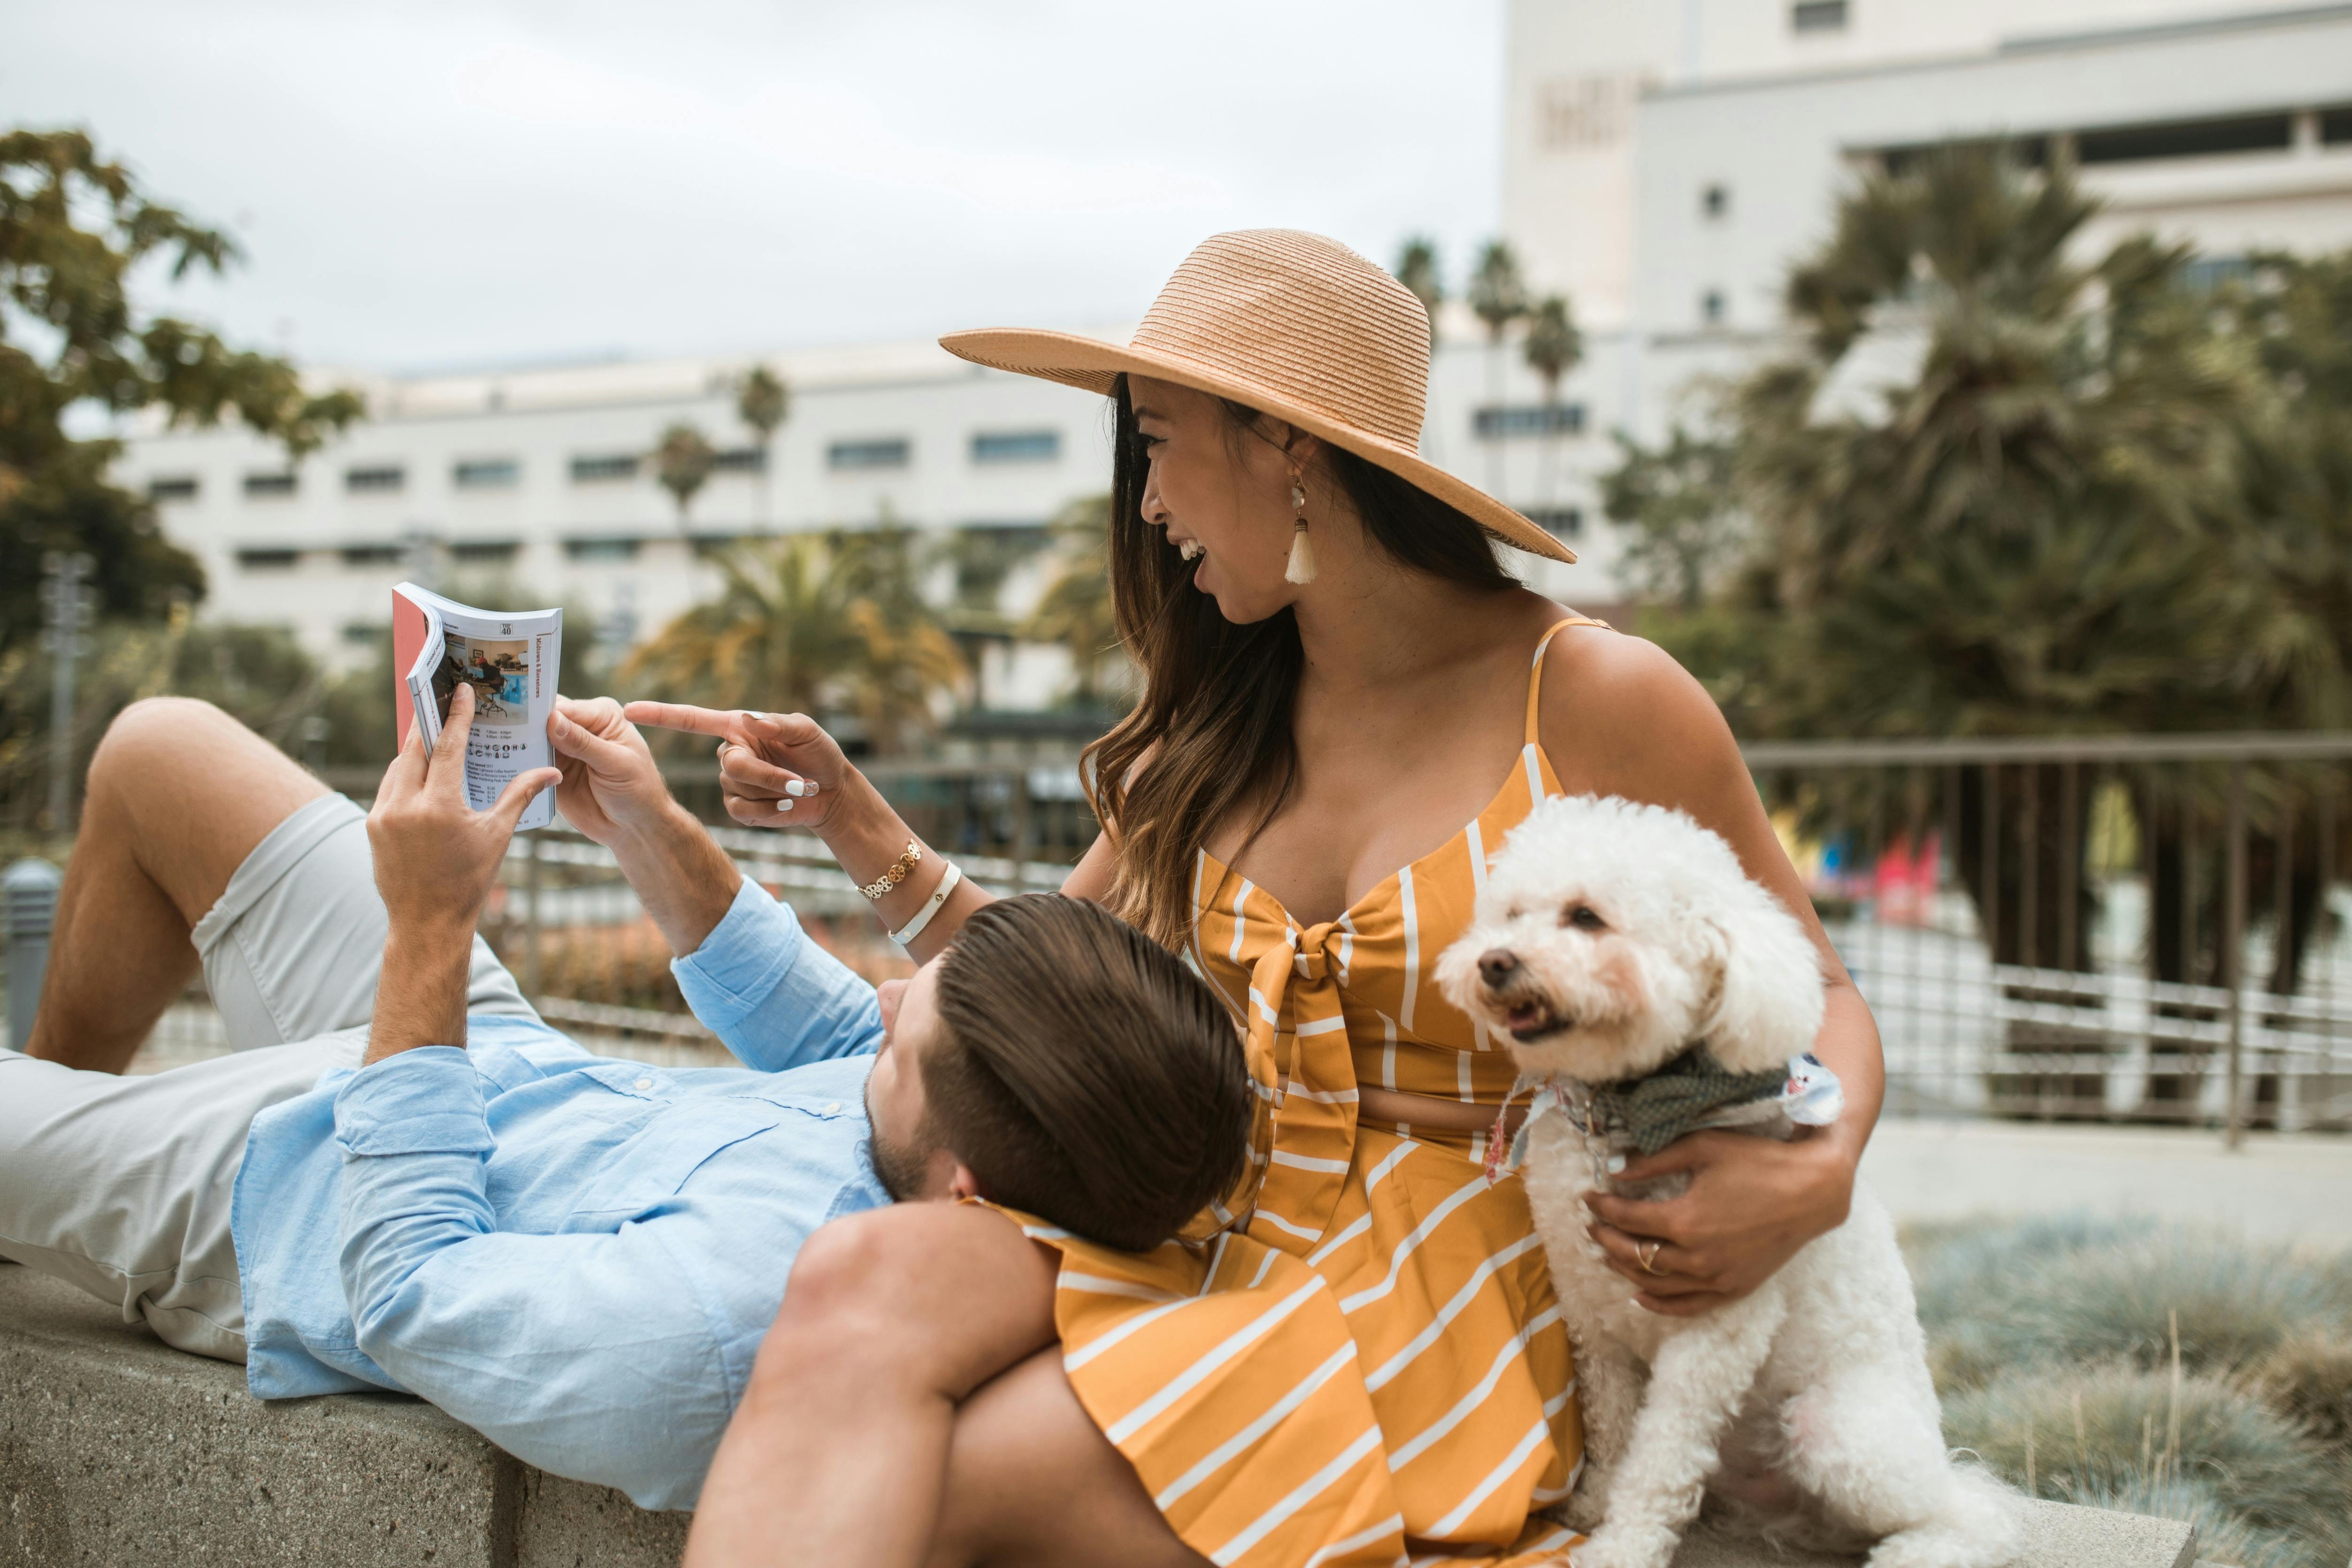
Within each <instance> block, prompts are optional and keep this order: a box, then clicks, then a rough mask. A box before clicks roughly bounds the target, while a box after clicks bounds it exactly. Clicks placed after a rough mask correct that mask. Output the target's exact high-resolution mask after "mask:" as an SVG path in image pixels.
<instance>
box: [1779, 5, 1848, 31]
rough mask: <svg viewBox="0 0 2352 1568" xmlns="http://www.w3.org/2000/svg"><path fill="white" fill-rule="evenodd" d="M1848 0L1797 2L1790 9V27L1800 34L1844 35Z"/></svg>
mask: <svg viewBox="0 0 2352 1568" xmlns="http://www.w3.org/2000/svg"><path fill="white" fill-rule="evenodd" d="M1845 13H1846V0H1797V3H1796V4H1795V5H1791V6H1790V7H1789V26H1790V29H1791V30H1793V31H1795V32H1799V33H1843V32H1844V31H1845V23H1846V14H1845Z"/></svg>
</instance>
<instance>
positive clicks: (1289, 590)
mask: <svg viewBox="0 0 2352 1568" xmlns="http://www.w3.org/2000/svg"><path fill="white" fill-rule="evenodd" d="M1128 398H1129V403H1130V405H1131V406H1132V408H1133V410H1134V413H1135V423H1136V428H1137V430H1138V432H1139V434H1140V436H1141V438H1142V444H1143V456H1144V458H1145V459H1146V461H1147V462H1148V464H1149V465H1150V472H1149V473H1148V475H1147V476H1146V477H1145V480H1144V486H1143V507H1142V510H1143V520H1144V521H1145V522H1146V523H1149V524H1150V525H1152V526H1153V527H1155V528H1166V529H1167V530H1168V542H1169V543H1171V544H1172V545H1175V546H1177V547H1179V548H1180V549H1181V548H1184V547H1187V546H1197V547H1198V548H1199V552H1200V554H1199V559H1198V560H1197V561H1196V562H1195V563H1194V566H1193V570H1192V584H1193V586H1194V587H1196V588H1198V589H1199V590H1200V591H1202V592H1203V593H1205V594H1208V595H1209V596H1210V597H1212V598H1213V599H1214V600H1215V601H1217V609H1218V610H1219V612H1222V613H1223V616H1224V618H1225V619H1226V620H1228V621H1231V622H1235V623H1236V624H1242V625H1246V624H1248V623H1249V622H1255V621H1263V620H1265V618H1266V617H1267V616H1269V615H1272V614H1274V613H1275V612H1276V611H1278V610H1280V609H1282V607H1283V606H1285V605H1286V604H1289V603H1290V602H1292V601H1293V600H1295V599H1296V598H1297V592H1298V590H1297V587H1296V586H1295V585H1293V584H1292V583H1290V582H1288V581H1286V580H1285V579H1284V577H1283V571H1284V570H1285V569H1286V567H1287V566H1288V565H1289V562H1290V536H1291V528H1292V518H1293V517H1296V516H1297V513H1296V511H1295V510H1294V509H1293V507H1291V504H1290V480H1291V474H1292V472H1293V464H1294V462H1297V464H1298V465H1300V466H1302V467H1303V466H1304V464H1305V462H1306V460H1307V458H1308V457H1309V456H1311V455H1312V454H1313V451H1314V448H1315V446H1316V442H1315V438H1314V437H1312V436H1308V435H1300V436H1297V437H1296V438H1295V439H1294V441H1293V444H1292V447H1291V451H1290V452H1289V453H1285V452H1284V451H1283V449H1282V446H1281V444H1280V440H1279V433H1280V432H1281V431H1282V429H1283V428H1284V427H1282V426H1280V425H1274V426H1272V428H1271V430H1270V432H1269V434H1276V439H1275V440H1267V439H1265V436H1263V435H1260V434H1252V433H1250V432H1247V431H1237V430H1235V429H1234V426H1233V422H1232V421H1231V420H1230V419H1229V418H1227V416H1226V414H1225V410H1224V407H1223V404H1221V403H1220V402H1218V401H1217V400H1216V399H1215V398H1213V397H1211V396H1210V395H1209V394H1208V393H1206V392H1194V391H1192V389H1191V388H1190V387H1180V386H1178V385H1176V384H1175V383H1173V382H1159V381H1151V380H1150V379H1148V378H1146V377H1142V376H1130V377H1129V378H1128ZM1313 520H1314V512H1313V503H1312V500H1311V499H1310V501H1309V507H1308V521H1309V523H1310V525H1311V523H1312V522H1313Z"/></svg>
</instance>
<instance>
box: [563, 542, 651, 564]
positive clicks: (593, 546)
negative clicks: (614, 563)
mask: <svg viewBox="0 0 2352 1568" xmlns="http://www.w3.org/2000/svg"><path fill="white" fill-rule="evenodd" d="M644 543H645V540H643V539H565V540H564V541H563V553H564V555H565V556H567V557H569V558H570V559H572V560H635V559H637V548H638V547H639V546H640V545H642V544H644Z"/></svg>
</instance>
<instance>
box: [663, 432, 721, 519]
mask: <svg viewBox="0 0 2352 1568" xmlns="http://www.w3.org/2000/svg"><path fill="white" fill-rule="evenodd" d="M718 464H719V454H718V452H717V451H716V450H715V449H714V448H713V447H712V446H711V444H710V440H709V437H708V436H706V435H704V434H702V432H701V431H699V430H697V429H696V428H695V427H694V426H693V425H690V424H687V423H682V422H681V423H677V424H673V425H671V426H670V427H669V428H668V429H667V430H665V431H663V432H662V434H661V442H660V444H658V445H656V447H655V448H654V478H655V480H656V482H658V483H659V484H660V486H661V487H662V488H663V489H665V490H667V491H668V492H669V497H670V499H671V500H673V501H676V502H677V526H678V527H679V528H685V527H686V520H687V516H688V512H689V511H690V510H691V508H692V507H693V506H694V497H695V495H696V493H697V492H698V491H699V490H700V489H701V488H702V486H703V485H704V484H705V482H707V481H708V480H709V477H710V471H711V469H713V468H714V467H716V466H718Z"/></svg>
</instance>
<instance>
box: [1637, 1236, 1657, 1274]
mask: <svg viewBox="0 0 2352 1568" xmlns="http://www.w3.org/2000/svg"><path fill="white" fill-rule="evenodd" d="M1664 1245H1665V1243H1664V1242H1663V1241H1652V1242H1649V1243H1647V1246H1646V1249H1644V1248H1643V1247H1642V1246H1636V1247H1635V1248H1634V1249H1633V1255H1634V1256H1635V1257H1636V1258H1639V1259H1640V1260H1642V1272H1643V1273H1644V1274H1663V1273H1664V1272H1665V1270H1664V1269H1661V1268H1659V1267H1658V1249H1660V1248H1662V1247H1664Z"/></svg>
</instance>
